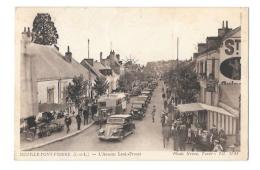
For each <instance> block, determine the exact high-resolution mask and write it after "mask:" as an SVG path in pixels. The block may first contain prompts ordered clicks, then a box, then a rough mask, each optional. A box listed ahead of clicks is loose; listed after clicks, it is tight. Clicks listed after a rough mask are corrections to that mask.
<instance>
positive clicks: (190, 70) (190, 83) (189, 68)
mask: <svg viewBox="0 0 260 170" xmlns="http://www.w3.org/2000/svg"><path fill="white" fill-rule="evenodd" d="M166 77H168V78H169V81H168V82H167V83H168V86H169V87H170V88H171V91H175V93H176V94H177V97H178V98H179V100H182V101H183V102H184V103H192V102H196V100H197V94H198V93H199V90H200V85H199V82H198V80H197V74H196V73H195V71H194V63H191V62H188V63H187V62H186V63H182V64H181V65H179V67H177V68H176V69H174V70H171V71H170V72H169V73H168V75H167V76H166Z"/></svg>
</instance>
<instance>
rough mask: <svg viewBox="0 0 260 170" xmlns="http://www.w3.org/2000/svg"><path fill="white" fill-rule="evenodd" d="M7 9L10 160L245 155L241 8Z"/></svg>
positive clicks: (245, 66) (245, 44)
mask: <svg viewBox="0 0 260 170" xmlns="http://www.w3.org/2000/svg"><path fill="white" fill-rule="evenodd" d="M15 12H16V18H15V23H16V26H15V38H16V41H15V43H16V44H15V47H16V49H15V50H16V86H15V87H16V101H15V120H14V121H15V146H14V147H15V153H14V154H15V156H14V157H15V160H247V159H248V60H249V57H248V8H244V7H241V8H238V7H236V8H231V7H230V8H205V7H204V8H174V7H167V8H156V7H154V8H145V7H142V8H116V7H114V8H94V7H90V8H89V7H78V8H67V7H66V8H65V7H64V8H61V7H60V8H55V7H48V8H46V7H45V8H41V7H28V8H26V7H17V8H16V11H15Z"/></svg>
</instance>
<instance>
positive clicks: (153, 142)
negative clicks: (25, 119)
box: [35, 83, 172, 151]
mask: <svg viewBox="0 0 260 170" xmlns="http://www.w3.org/2000/svg"><path fill="white" fill-rule="evenodd" d="M153 105H155V106H156V109H157V113H156V116H155V122H154V123H152V117H151V111H152V107H153ZM162 110H163V99H162V84H161V83H159V85H158V87H157V88H156V89H155V91H154V93H153V96H152V99H151V103H150V104H149V106H148V109H147V111H146V117H145V118H144V119H143V120H142V121H138V120H137V121H135V125H136V130H135V133H134V134H131V135H129V136H128V137H126V138H124V139H123V140H122V141H100V140H99V139H98V137H97V130H98V126H97V125H93V126H92V127H90V128H89V129H87V130H86V131H84V132H82V133H81V134H79V135H77V136H74V137H72V138H69V139H65V140H64V141H60V142H56V143H53V144H49V145H46V146H44V147H41V148H37V149H35V150H37V151H127V150H131V151H165V150H169V151H170V150H172V140H170V143H169V144H168V146H167V147H166V148H163V142H162V128H161V122H160V116H161V113H162Z"/></svg>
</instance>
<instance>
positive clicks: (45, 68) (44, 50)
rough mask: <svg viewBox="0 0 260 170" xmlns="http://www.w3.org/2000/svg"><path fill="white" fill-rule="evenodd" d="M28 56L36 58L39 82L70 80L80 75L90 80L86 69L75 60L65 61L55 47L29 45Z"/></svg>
mask: <svg viewBox="0 0 260 170" xmlns="http://www.w3.org/2000/svg"><path fill="white" fill-rule="evenodd" d="M26 55H29V56H32V57H34V60H33V61H34V64H35V68H36V69H35V70H36V78H37V81H44V80H56V79H70V78H73V77H74V76H79V75H83V77H84V78H85V79H89V72H88V70H87V69H86V68H84V67H83V66H82V65H81V64H79V63H78V62H77V61H76V60H74V59H73V58H72V59H71V62H70V63H69V62H67V61H65V60H64V56H63V55H62V54H61V53H60V52H59V51H58V50H57V49H56V48H55V47H51V46H44V45H39V44H35V43H30V44H28V45H27V53H26Z"/></svg>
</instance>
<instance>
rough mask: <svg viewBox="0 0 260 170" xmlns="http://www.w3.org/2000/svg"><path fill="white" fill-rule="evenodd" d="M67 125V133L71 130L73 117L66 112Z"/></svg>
mask: <svg viewBox="0 0 260 170" xmlns="http://www.w3.org/2000/svg"><path fill="white" fill-rule="evenodd" d="M64 121H65V125H66V127H67V133H69V131H70V125H71V118H70V116H69V114H66V117H65V120H64Z"/></svg>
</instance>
